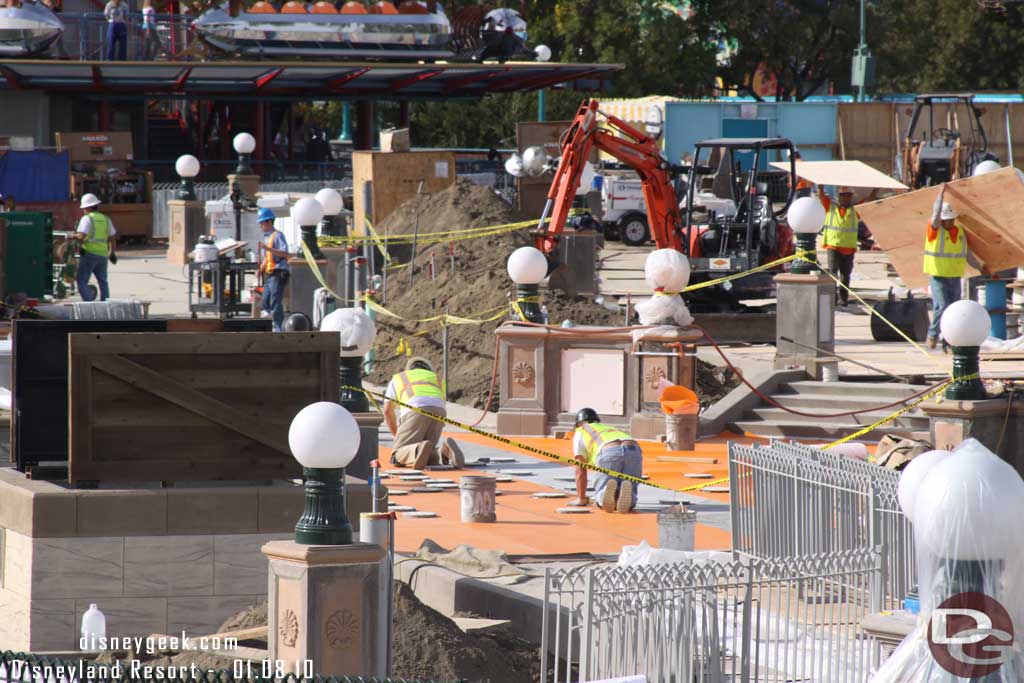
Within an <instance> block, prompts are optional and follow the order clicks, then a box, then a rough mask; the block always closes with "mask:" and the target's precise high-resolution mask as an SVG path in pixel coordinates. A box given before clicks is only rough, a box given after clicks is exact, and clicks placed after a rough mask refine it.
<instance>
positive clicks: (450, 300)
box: [369, 180, 722, 410]
mask: <svg viewBox="0 0 1024 683" xmlns="http://www.w3.org/2000/svg"><path fill="white" fill-rule="evenodd" d="M417 213H418V214H419V231H418V234H419V235H420V236H421V237H425V239H429V237H428V236H429V234H430V233H431V232H441V231H449V230H463V229H467V228H479V227H487V226H492V225H503V224H508V223H515V222H519V221H522V220H525V218H524V217H523V216H520V215H518V214H517V213H516V211H515V210H514V209H513V208H512V207H511V206H509V205H508V203H506V202H505V200H504V199H502V198H501V197H499V196H498V195H497V194H496V193H494V191H492V190H491V189H489V188H485V187H480V186H478V185H474V184H472V183H470V182H468V181H464V180H459V181H457V182H456V184H455V185H453V186H451V187H449V188H447V189H446V190H444V191H442V192H438V193H436V194H433V195H429V196H418V197H413V198H412V199H410V200H409V201H407V202H406V203H404V204H403V205H402V206H400V207H399V208H398V209H396V210H395V211H394V212H393V213H392V214H391V215H390V216H388V217H387V219H385V220H384V221H382V222H381V223H380V224H379V225H378V226H377V227H378V231H379V232H380V233H381V234H384V233H387V234H392V235H393V234H409V233H411V232H412V231H413V229H414V224H415V218H416V215H417ZM531 230H532V225H531V226H526V227H523V228H522V229H520V230H516V231H515V232H511V233H502V234H499V235H494V236H489V237H481V238H477V239H470V240H462V241H456V242H454V247H453V249H454V269H453V262H452V258H451V256H450V254H449V243H443V244H434V245H429V244H424V245H421V246H419V247H418V248H417V256H416V260H415V265H414V273H413V279H412V284H411V285H410V280H409V278H410V275H409V267H405V268H399V269H396V270H391V271H389V276H388V285H387V293H386V299H385V301H384V305H385V306H386V307H387V308H388V309H389V310H391V311H393V312H395V313H397V314H399V315H401V316H403V317H405V318H408V319H423V318H428V317H432V316H435V315H440V314H442V313H444V312H445V311H446V310H447V312H448V313H450V314H451V315H457V316H461V317H467V318H477V319H479V318H482V317H490V316H493V315H494V314H495V313H496V311H495V310H494V309H497V308H499V307H503V306H507V305H508V302H509V300H510V298H514V296H513V295H514V286H513V285H512V283H511V282H510V281H509V278H508V274H507V273H506V271H505V262H506V260H507V259H508V255H509V254H510V253H511V252H512V250H514V249H515V248H517V247H521V246H524V245H528V244H532V240H531V238H530V231H531ZM389 251H390V252H391V253H392V255H393V257H394V258H395V260H396V261H400V262H403V263H405V262H408V260H409V254H410V253H411V248H410V247H408V246H406V247H404V249H403V247H401V246H396V247H394V248H391V249H389ZM431 252H432V253H433V263H434V275H433V277H431V272H430V263H431V258H430V256H431ZM541 298H542V303H543V304H544V305H545V306H546V307H547V310H548V316H549V319H550V321H551V323H552V324H561V323H562V321H564V320H567V319H568V320H572V321H573V322H574V323H575V324H577V325H607V326H616V325H622V324H623V322H624V319H623V313H622V312H621V311H619V310H609V309H607V308H605V307H603V306H601V305H599V304H597V303H595V302H594V301H592V300H591V299H589V298H584V297H570V296H568V295H566V294H564V293H562V292H560V291H556V290H546V289H543V288H542V289H541ZM504 319H505V318H504V317H502V318H500V319H498V320H494V321H492V322H488V323H484V324H482V325H453V326H450V327H449V330H448V331H449V364H448V395H449V399H450V400H452V401H455V402H458V403H462V404H464V405H471V406H474V407H478V408H479V407H483V404H484V401H485V400H486V398H487V392H488V388H489V387H490V383H491V373H492V368H493V364H494V346H495V338H494V329H495V328H496V327H497V326H498V325H499V324H501V322H502V320H504ZM377 328H378V336H377V343H376V349H377V363H376V365H375V368H374V372H373V374H372V375H371V376H370V378H369V379H370V381H371V382H374V383H376V384H382V385H383V384H386V383H387V382H388V381H389V380H390V378H391V376H392V375H394V374H395V373H397V372H400V371H402V370H403V369H404V366H405V361H406V359H407V358H408V354H407V353H406V352H404V351H400V350H399V349H400V348H402V349H411V353H412V355H416V356H425V357H427V358H429V359H430V360H431V361H432V362H433V363H434V364H435V366H436V367H437V368H438V371H439V372H440V369H441V355H442V331H441V326H440V324H438V323H437V322H429V323H415V322H410V321H409V320H396V319H395V318H389V317H385V316H380V317H378V320H377ZM703 370H707V369H703ZM703 370H699V371H698V377H699V382H698V394H699V395H700V396H701V397H702V399H703V400H702V402H704V403H706V402H707V401H709V400H711V397H712V396H714V397H716V398H717V397H718V395H720V394H721V393H722V391H721V390H722V387H721V384H720V383H719V382H717V381H716V379H715V374H714V373H713V372H709V371H703ZM490 408H491V409H492V410H493V409H496V408H497V389H496V390H495V395H494V397H493V399H492V403H491V406H490Z"/></svg>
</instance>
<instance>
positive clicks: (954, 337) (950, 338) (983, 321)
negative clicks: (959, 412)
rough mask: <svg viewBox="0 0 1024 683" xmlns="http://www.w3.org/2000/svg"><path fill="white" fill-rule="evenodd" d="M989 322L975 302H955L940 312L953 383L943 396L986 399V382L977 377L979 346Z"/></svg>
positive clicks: (940, 323) (984, 336) (971, 399)
mask: <svg viewBox="0 0 1024 683" xmlns="http://www.w3.org/2000/svg"><path fill="white" fill-rule="evenodd" d="M991 327H992V322H991V320H990V319H989V315H988V311H986V310H985V307H984V306H982V305H981V304H979V303H978V302H977V301H971V300H970V299H963V300H961V301H957V302H955V303H953V304H950V306H949V307H948V308H947V309H946V310H945V311H944V312H943V313H942V320H940V321H939V330H940V331H941V333H942V338H943V339H945V340H946V341H947V342H949V344H950V346H952V347H953V383H952V384H950V385H949V388H948V389H946V393H945V396H946V398H948V399H950V400H954V401H978V400H981V399H984V398H985V385H984V384H982V383H981V378H980V377H979V376H978V373H979V371H980V368H979V366H978V347H980V346H981V343H982V342H983V341H985V339H986V338H987V337H988V333H989V330H990V329H991Z"/></svg>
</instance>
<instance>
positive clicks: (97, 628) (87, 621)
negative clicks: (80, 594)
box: [79, 604, 107, 652]
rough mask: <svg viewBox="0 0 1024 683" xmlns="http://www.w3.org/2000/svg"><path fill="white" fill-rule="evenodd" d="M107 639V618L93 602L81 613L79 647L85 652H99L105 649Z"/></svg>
mask: <svg viewBox="0 0 1024 683" xmlns="http://www.w3.org/2000/svg"><path fill="white" fill-rule="evenodd" d="M106 639H107V618H106V617H104V616H103V612H101V611H100V610H99V608H97V607H96V605H95V604H91V605H89V609H87V610H86V611H85V614H83V615H82V640H81V641H80V642H79V647H80V648H81V649H82V650H83V651H85V652H99V651H100V650H103V649H105V648H104V647H103V645H104V644H105V643H106Z"/></svg>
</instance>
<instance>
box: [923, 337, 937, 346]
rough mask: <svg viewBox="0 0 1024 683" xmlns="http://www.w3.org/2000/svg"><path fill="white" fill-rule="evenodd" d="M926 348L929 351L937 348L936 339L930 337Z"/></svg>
mask: <svg viewBox="0 0 1024 683" xmlns="http://www.w3.org/2000/svg"><path fill="white" fill-rule="evenodd" d="M925 346H927V347H928V348H929V349H934V348H935V337H928V341H926V342H925Z"/></svg>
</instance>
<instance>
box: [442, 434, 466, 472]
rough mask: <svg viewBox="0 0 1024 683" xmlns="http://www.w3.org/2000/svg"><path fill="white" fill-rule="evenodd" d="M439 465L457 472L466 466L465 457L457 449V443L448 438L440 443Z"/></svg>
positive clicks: (460, 450) (459, 449)
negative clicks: (447, 466) (449, 467)
mask: <svg viewBox="0 0 1024 683" xmlns="http://www.w3.org/2000/svg"><path fill="white" fill-rule="evenodd" d="M441 464H446V465H451V466H452V467H454V468H455V469H458V470H461V469H462V468H463V467H465V466H466V457H465V456H464V455H463V454H462V449H461V448H459V442H458V441H456V440H455V439H453V438H452V437H450V436H449V437H446V438H445V440H444V441H442V442H441Z"/></svg>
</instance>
